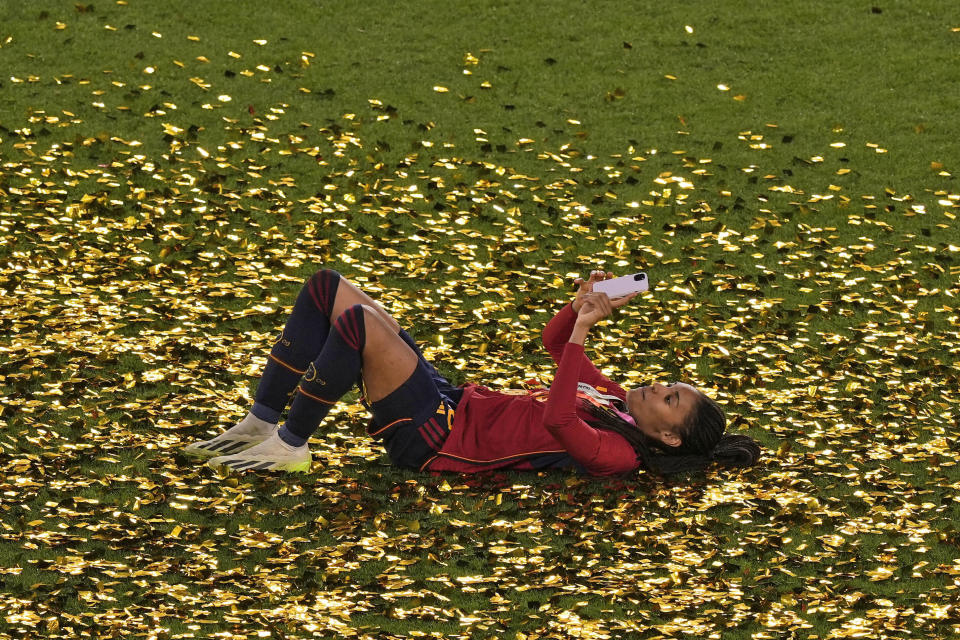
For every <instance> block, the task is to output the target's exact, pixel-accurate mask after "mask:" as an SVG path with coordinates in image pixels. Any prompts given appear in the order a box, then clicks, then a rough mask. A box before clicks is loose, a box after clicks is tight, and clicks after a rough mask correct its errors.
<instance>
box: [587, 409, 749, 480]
mask: <svg viewBox="0 0 960 640" xmlns="http://www.w3.org/2000/svg"><path fill="white" fill-rule="evenodd" d="M584 406H585V408H586V409H587V412H588V413H589V414H590V416H591V419H590V420H589V422H590V424H591V426H593V427H595V428H597V429H604V430H607V431H613V432H614V433H618V434H620V435H621V436H623V438H624V439H625V440H626V441H627V442H629V443H630V446H631V447H633V450H634V451H635V452H636V453H637V460H639V462H640V464H641V465H642V466H643V467H644V468H646V469H648V470H650V471H652V472H654V473H658V474H662V475H666V474H671V473H680V472H683V471H701V470H703V469H705V468H706V467H708V466H710V464H711V463H713V462H718V463H720V464H722V465H724V466H728V467H749V466H751V465H754V464H756V462H757V460H758V459H759V458H760V447H759V445H757V443H756V441H755V440H754V439H753V438H751V437H749V436H744V435H732V434H727V435H724V429H725V428H726V423H727V419H726V416H725V415H724V413H723V409H721V408H720V405H718V404H717V402H716V401H715V400H713V399H712V398H709V397H707V396H705V395H704V394H702V393H701V394H700V396H699V399H698V401H697V403H696V405H694V407H693V409H692V410H691V411H690V414H689V416H688V417H687V420H686V422H685V424H684V425H683V428H682V430H681V432H680V438H681V442H680V444H679V445H678V446H676V447H671V446H665V445H663V444H662V443H660V442H658V441H657V440H655V439H653V438H650V437H649V436H647V435H646V434H644V433H643V432H642V431H640V429H638V428H637V427H636V426H635V425H633V424H630V423H629V422H627V421H626V420H624V419H623V418H621V417H620V416H618V415H617V413H616V412H615V411H613V410H612V409H611V408H610V407H607V406H603V405H598V404H594V403H589V402H587V403H585V404H584Z"/></svg>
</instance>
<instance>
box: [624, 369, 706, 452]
mask: <svg viewBox="0 0 960 640" xmlns="http://www.w3.org/2000/svg"><path fill="white" fill-rule="evenodd" d="M699 401H700V392H699V391H697V390H696V389H695V388H693V387H691V386H690V385H688V384H686V383H684V382H675V383H671V384H668V385H662V384H660V383H659V382H655V383H654V384H651V385H648V386H646V387H637V388H636V389H630V390H629V391H627V410H628V411H629V412H630V415H631V416H633V419H634V420H635V421H636V423H637V428H638V429H640V431H642V432H643V433H644V434H645V435H647V436H649V437H650V438H653V439H654V440H657V441H659V442H662V443H663V444H664V445H666V446H668V447H676V446H679V445H680V443H681V441H682V436H683V430H684V425H686V423H687V418H688V417H689V416H690V413H691V412H692V411H693V410H694V409H695V408H696V405H697V403H698V402H699Z"/></svg>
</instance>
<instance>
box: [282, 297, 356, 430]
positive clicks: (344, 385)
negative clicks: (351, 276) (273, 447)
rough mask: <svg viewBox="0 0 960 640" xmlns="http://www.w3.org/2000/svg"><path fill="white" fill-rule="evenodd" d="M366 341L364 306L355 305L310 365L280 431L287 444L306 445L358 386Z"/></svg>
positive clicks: (342, 316) (338, 321)
mask: <svg viewBox="0 0 960 640" xmlns="http://www.w3.org/2000/svg"><path fill="white" fill-rule="evenodd" d="M366 339H367V335H366V325H365V324H364V311H363V306H362V305H359V304H355V305H353V306H352V307H350V308H349V309H347V310H345V311H344V312H343V313H341V314H340V317H338V318H337V319H336V321H334V323H333V330H332V331H331V332H330V335H329V336H328V337H327V342H326V344H324V345H323V350H321V351H320V355H319V356H318V357H317V359H316V360H315V361H313V362H312V363H310V365H308V367H307V372H306V374H304V376H303V380H301V381H300V386H298V387H297V393H296V395H295V396H294V398H293V402H292V403H291V405H290V411H289V412H288V413H287V421H286V423H284V425H283V427H281V428H280V433H279V435H280V438H281V439H282V440H283V441H284V442H286V443H287V444H290V445H293V446H302V445H303V444H304V443H306V441H307V440H308V439H309V438H310V436H311V435H312V434H313V432H314V431H316V430H317V427H319V426H320V423H321V422H322V421H323V419H324V418H325V417H326V415H327V413H329V412H330V409H332V408H333V405H335V404H336V403H337V400H339V399H340V398H341V397H342V396H343V395H344V394H345V393H347V392H348V391H349V390H350V389H351V388H352V387H353V385H354V384H356V382H357V379H358V378H359V376H360V371H361V369H362V367H363V346H364V344H366Z"/></svg>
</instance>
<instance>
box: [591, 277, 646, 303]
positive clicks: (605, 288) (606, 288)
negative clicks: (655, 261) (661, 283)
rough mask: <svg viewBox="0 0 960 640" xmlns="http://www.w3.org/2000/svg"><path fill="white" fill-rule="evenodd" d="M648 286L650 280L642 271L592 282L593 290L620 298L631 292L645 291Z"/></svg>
mask: <svg viewBox="0 0 960 640" xmlns="http://www.w3.org/2000/svg"><path fill="white" fill-rule="evenodd" d="M649 288H650V281H649V280H647V274H645V273H644V272H643V271H641V272H640V273H634V274H631V275H629V276H620V277H619V278H612V279H610V280H601V281H599V282H594V283H593V290H594V291H596V292H598V293H605V294H607V295H608V296H610V298H622V297H623V296H628V295H630V294H631V293H638V292H640V291H647V290H648V289H649Z"/></svg>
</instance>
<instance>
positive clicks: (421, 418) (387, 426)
mask: <svg viewBox="0 0 960 640" xmlns="http://www.w3.org/2000/svg"><path fill="white" fill-rule="evenodd" d="M462 396H463V389H461V388H460V387H455V386H453V385H452V384H450V382H449V381H448V380H447V379H446V378H444V377H443V376H442V375H440V373H439V372H438V371H437V370H436V369H435V368H434V367H433V365H431V364H430V363H429V362H427V361H426V360H424V359H423V358H420V359H419V361H418V363H417V368H416V369H414V371H413V373H412V374H410V377H409V378H407V381H406V382H404V383H403V384H402V385H400V386H399V387H398V388H397V389H396V390H395V391H393V393H391V394H390V395H388V396H387V397H386V398H383V399H382V400H377V401H376V402H374V403H371V404H370V405H368V406H369V409H370V412H371V413H372V414H373V419H372V420H371V421H370V424H369V426H368V427H367V433H369V434H370V436H371V437H373V438H374V439H377V440H381V441H382V442H383V446H384V448H386V450H387V455H388V456H389V457H390V462H392V463H393V464H394V465H396V466H398V467H402V468H404V469H415V470H418V471H419V470H421V469H422V468H423V466H424V465H425V464H426V463H427V462H429V461H430V459H432V458H433V457H434V456H435V455H436V452H437V451H439V450H440V448H441V447H443V443H444V442H445V441H446V439H447V436H448V435H450V430H451V429H452V428H453V416H454V411H455V410H456V408H457V403H459V402H460V398H461V397H462Z"/></svg>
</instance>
